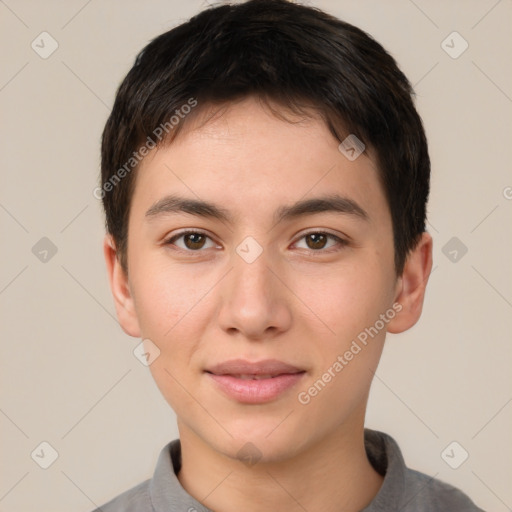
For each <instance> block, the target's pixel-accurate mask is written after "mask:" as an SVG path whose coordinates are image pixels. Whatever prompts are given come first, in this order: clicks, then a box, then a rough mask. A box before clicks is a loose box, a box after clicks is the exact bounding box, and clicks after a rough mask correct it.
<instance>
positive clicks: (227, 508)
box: [178, 421, 383, 512]
mask: <svg viewBox="0 0 512 512" xmlns="http://www.w3.org/2000/svg"><path fill="white" fill-rule="evenodd" d="M359 423H360V425H359V427H358V428H357V429H355V428H354V426H353V425H352V426H348V425H345V424H344V425H343V426H341V427H340V428H338V429H337V430H335V431H333V432H332V433H331V434H330V435H329V436H327V437H326V438H323V439H322V440H320V441H319V442H317V443H315V444H313V445H311V446H309V447H308V448H307V449H306V450H304V451H302V452H301V453H299V454H296V455H294V456H291V457H290V458H287V459H286V460H279V461H272V462H266V461H259V462H257V463H256V464H254V465H253V466H246V465H244V464H243V463H241V462H240V461H238V460H235V459H232V458H229V457H227V456H226V455H224V454H222V453H219V452H217V451H215V450H213V449H212V448H211V447H210V446H208V445H207V444H205V443H204V441H203V440H202V439H200V438H199V437H197V436H196V434H195V433H194V432H192V431H191V430H190V429H188V428H186V427H185V426H183V425H180V424H179V427H180V440H181V450H182V467H181V470H180V472H179V474H178V479H179V481H180V483H181V485H182V487H183V488H184V489H185V490H186V491H187V492H188V493H189V494H190V495H191V496H193V497H194V498H195V499H196V500H198V501H199V502H201V503H203V504H204V505H205V506H206V507H208V508H210V509H211V510H215V511H216V512H239V511H240V510H244V511H247V512H256V511H261V510H289V511H300V512H304V510H307V511H310V512H314V511H322V512H335V511H339V510H343V511H344V512H357V511H360V510H362V509H363V508H364V507H366V506H367V505H368V504H369V503H370V502H371V501H372V499H373V498H374V497H375V495H376V494H377V492H378V491H379V489H380V487H381V485H382V481H383V477H382V476H381V475H380V474H379V473H377V472H376V471H375V469H374V468H373V467H372V465H371V464H370V462H369V461H368V458H367V455H366V451H365V448H364V427H363V421H360V422H359ZM319 491H320V492H319Z"/></svg>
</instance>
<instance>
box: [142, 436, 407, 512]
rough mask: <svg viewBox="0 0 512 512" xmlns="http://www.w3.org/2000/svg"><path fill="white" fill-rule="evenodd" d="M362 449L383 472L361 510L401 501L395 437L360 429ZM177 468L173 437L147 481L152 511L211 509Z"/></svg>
mask: <svg viewBox="0 0 512 512" xmlns="http://www.w3.org/2000/svg"><path fill="white" fill-rule="evenodd" d="M364 442H365V449H366V453H367V455H368V459H369V460H370V463H371V464H372V466H373V467H374V468H375V470H376V471H378V472H379V473H380V474H381V475H383V476H384V481H383V483H382V486H381V488H380V490H379V492H378V493H377V495H376V496H375V498H374V499H373V500H372V502H371V503H370V504H369V505H368V506H367V507H366V508H365V509H364V510H362V511H361V512H379V511H383V510H389V504H390V503H394V504H398V503H400V502H401V501H402V497H403V495H404V489H405V471H406V467H405V463H404V459H403V457H402V454H401V452H400V448H399V447H398V445H397V443H396V441H395V440H394V439H393V438H392V437H391V436H389V435H387V434H384V433H383V432H378V431H376V430H370V429H365V430H364ZM180 469H181V443H180V440H179V439H175V440H174V441H171V442H170V443H168V444H167V445H166V446H165V447H164V448H163V449H162V451H161V452H160V456H159V457H158V462H157V465H156V469H155V473H154V475H153V478H152V479H151V480H150V483H149V495H150V499H151V504H152V506H153V508H154V510H155V512H168V511H169V510H187V511H188V510H190V511H191V512H193V511H194V509H195V511H197V512H211V510H210V509H208V508H206V507H205V506H204V505H201V503H199V502H198V501H197V500H196V499H194V498H193V497H192V496H190V494H188V493H187V491H185V489H184V488H183V487H182V486H181V483H180V481H179V480H178V477H177V476H176V475H177V474H178V473H179V470H180Z"/></svg>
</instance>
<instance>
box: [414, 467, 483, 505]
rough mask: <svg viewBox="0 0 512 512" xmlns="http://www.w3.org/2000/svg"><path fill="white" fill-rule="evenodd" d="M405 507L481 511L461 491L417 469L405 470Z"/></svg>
mask: <svg viewBox="0 0 512 512" xmlns="http://www.w3.org/2000/svg"><path fill="white" fill-rule="evenodd" d="M405 489H406V497H405V500H404V501H405V503H404V504H406V508H405V509H404V510H407V511H408V510H414V511H415V512H433V511H442V510H446V511H451V510H457V512H483V510H482V509H481V508H478V507H477V506H476V505H475V504H474V503H473V501H472V500H471V499H470V498H469V497H468V496H467V495H466V494H464V493H463V492H462V491H460V490H459V489H457V488H455V487H453V486H452V485H450V484H448V483H446V482H443V481H442V480H438V479H437V478H434V477H431V476H429V475H426V474H424V473H420V472H419V471H415V470H413V469H407V470H406V471H405Z"/></svg>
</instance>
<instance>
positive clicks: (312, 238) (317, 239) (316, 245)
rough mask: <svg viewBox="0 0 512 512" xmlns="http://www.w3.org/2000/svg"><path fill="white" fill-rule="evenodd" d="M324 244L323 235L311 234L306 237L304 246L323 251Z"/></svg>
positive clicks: (324, 237) (324, 238) (325, 238)
mask: <svg viewBox="0 0 512 512" xmlns="http://www.w3.org/2000/svg"><path fill="white" fill-rule="evenodd" d="M309 242H311V243H309ZM326 243H327V237H326V236H325V235H324V234H323V233H311V234H309V235H306V244H307V246H308V247H309V248H310V249H323V248H324V247H325V244H326Z"/></svg>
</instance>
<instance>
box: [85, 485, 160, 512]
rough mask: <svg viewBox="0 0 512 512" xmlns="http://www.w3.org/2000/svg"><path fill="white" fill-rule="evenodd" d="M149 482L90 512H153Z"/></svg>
mask: <svg viewBox="0 0 512 512" xmlns="http://www.w3.org/2000/svg"><path fill="white" fill-rule="evenodd" d="M149 482H150V480H146V481H145V482H142V483H140V484H139V485H136V486H135V487H132V488H131V489H129V490H128V491H125V492H123V493H122V494H120V495H119V496H117V497H116V498H114V499H112V500H111V501H109V502H108V503H105V505H102V506H101V507H98V508H96V509H95V510H93V511H92V512H153V510H154V509H153V506H152V505H151V498H150V495H149Z"/></svg>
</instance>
